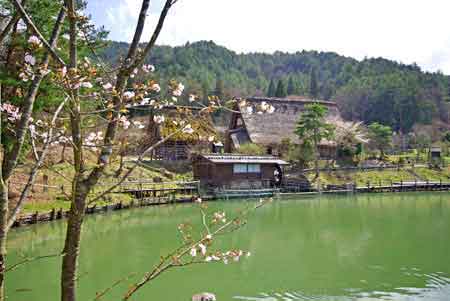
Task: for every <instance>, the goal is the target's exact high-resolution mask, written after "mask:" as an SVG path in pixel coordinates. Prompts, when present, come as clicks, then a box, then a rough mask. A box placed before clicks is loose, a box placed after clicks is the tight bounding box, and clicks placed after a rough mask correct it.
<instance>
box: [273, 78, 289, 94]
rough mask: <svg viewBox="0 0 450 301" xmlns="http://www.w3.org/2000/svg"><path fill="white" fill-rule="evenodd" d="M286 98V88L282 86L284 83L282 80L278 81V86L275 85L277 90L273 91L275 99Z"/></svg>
mask: <svg viewBox="0 0 450 301" xmlns="http://www.w3.org/2000/svg"><path fill="white" fill-rule="evenodd" d="M286 96H287V91H286V87H285V86H284V82H283V80H282V79H280V80H279V81H278V85H277V90H276V91H275V97H280V98H283V97H286Z"/></svg>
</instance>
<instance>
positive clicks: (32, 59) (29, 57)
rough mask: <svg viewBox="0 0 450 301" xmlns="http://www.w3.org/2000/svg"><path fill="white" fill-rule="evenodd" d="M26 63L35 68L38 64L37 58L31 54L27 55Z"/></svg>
mask: <svg viewBox="0 0 450 301" xmlns="http://www.w3.org/2000/svg"><path fill="white" fill-rule="evenodd" d="M25 63H27V64H30V65H32V66H34V65H35V64H36V58H35V57H34V56H32V55H31V54H29V53H26V54H25Z"/></svg>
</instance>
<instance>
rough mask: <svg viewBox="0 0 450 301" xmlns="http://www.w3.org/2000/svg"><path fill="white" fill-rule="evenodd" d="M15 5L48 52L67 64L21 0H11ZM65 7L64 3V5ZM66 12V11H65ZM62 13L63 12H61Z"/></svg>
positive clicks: (58, 60)
mask: <svg viewBox="0 0 450 301" xmlns="http://www.w3.org/2000/svg"><path fill="white" fill-rule="evenodd" d="M10 1H11V2H12V4H13V5H14V7H15V8H16V10H17V12H18V13H19V15H20V16H21V18H22V20H23V21H24V22H25V24H26V25H27V26H28V27H30V28H31V30H32V31H33V33H34V34H35V35H36V36H37V37H38V38H39V40H41V42H42V44H43V45H44V47H45V48H46V49H47V51H48V53H50V55H51V56H52V57H53V59H54V60H55V61H56V62H58V64H60V65H61V66H65V65H66V64H65V63H64V61H63V59H62V58H61V57H60V56H59V55H58V54H57V53H56V51H55V45H52V42H51V41H47V40H46V39H45V38H44V36H43V35H42V33H41V32H40V31H39V29H38V28H37V27H36V25H34V23H33V21H32V20H31V18H30V16H29V15H28V14H27V12H26V11H25V9H24V8H23V6H22V4H21V3H20V1H19V0H10ZM62 9H64V5H63V7H62ZM63 13H64V14H65V12H63ZM60 14H61V13H60Z"/></svg>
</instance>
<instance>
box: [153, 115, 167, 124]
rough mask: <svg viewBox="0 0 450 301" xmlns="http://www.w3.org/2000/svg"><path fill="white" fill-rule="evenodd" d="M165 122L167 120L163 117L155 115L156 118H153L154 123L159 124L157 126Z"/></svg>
mask: <svg viewBox="0 0 450 301" xmlns="http://www.w3.org/2000/svg"><path fill="white" fill-rule="evenodd" d="M164 120H165V118H164V116H162V115H155V116H153V121H154V122H155V123H157V124H161V123H163V122H164Z"/></svg>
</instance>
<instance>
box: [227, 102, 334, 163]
mask: <svg viewBox="0 0 450 301" xmlns="http://www.w3.org/2000/svg"><path fill="white" fill-rule="evenodd" d="M245 101H246V102H247V104H248V105H251V106H252V107H258V106H260V105H261V104H262V103H263V102H265V103H266V104H269V105H272V106H273V107H274V108H275V111H274V112H273V113H271V114H266V113H264V114H258V113H257V112H256V111H255V110H253V112H249V111H247V110H245V108H244V109H243V108H241V107H240V106H239V105H238V104H236V106H235V109H234V113H233V114H232V116H231V121H230V125H229V128H228V131H227V133H226V138H225V151H226V152H234V151H237V152H239V147H240V146H241V145H243V144H247V143H254V144H258V145H261V146H264V147H265V148H266V150H267V154H276V155H282V154H281V153H280V149H281V148H280V146H281V144H282V143H283V141H289V142H290V143H293V144H299V143H300V141H299V139H298V137H297V135H296V134H295V133H294V131H295V128H296V123H297V121H298V120H299V118H300V114H301V113H302V111H303V110H304V108H305V105H308V104H313V103H319V104H322V105H324V106H326V107H327V108H328V115H327V118H329V119H333V118H336V117H339V116H340V113H339V110H338V107H337V105H336V103H334V102H331V101H323V100H311V99H307V98H304V97H300V96H291V97H287V98H268V97H250V98H246V99H245ZM319 151H320V154H321V157H323V158H330V157H333V156H334V155H335V153H336V144H335V143H334V142H332V141H325V140H323V141H321V143H320V146H319Z"/></svg>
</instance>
